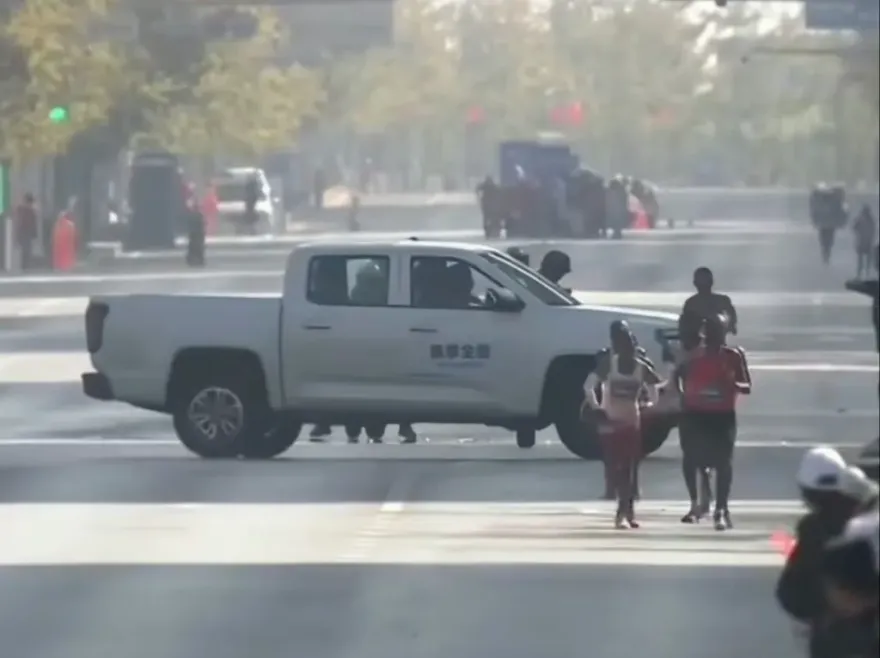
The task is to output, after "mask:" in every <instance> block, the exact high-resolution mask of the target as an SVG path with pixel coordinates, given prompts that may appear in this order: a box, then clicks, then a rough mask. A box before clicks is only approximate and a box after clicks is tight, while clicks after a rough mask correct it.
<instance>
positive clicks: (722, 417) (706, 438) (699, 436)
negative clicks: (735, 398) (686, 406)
mask: <svg viewBox="0 0 880 658" xmlns="http://www.w3.org/2000/svg"><path fill="white" fill-rule="evenodd" d="M678 435H679V437H680V439H681V452H682V453H683V454H684V456H685V458H686V459H689V460H690V461H692V462H694V463H695V464H696V465H697V466H700V467H707V468H714V467H717V466H718V465H719V464H726V463H729V462H730V461H731V460H732V459H733V447H734V445H735V443H736V412H735V411H688V410H684V411H683V412H682V414H681V420H680V421H679V424H678Z"/></svg>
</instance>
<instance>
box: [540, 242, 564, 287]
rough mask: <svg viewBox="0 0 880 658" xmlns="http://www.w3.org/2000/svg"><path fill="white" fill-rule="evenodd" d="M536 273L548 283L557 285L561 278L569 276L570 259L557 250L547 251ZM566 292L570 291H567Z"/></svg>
mask: <svg viewBox="0 0 880 658" xmlns="http://www.w3.org/2000/svg"><path fill="white" fill-rule="evenodd" d="M538 273H539V274H541V276H543V277H544V278H545V279H547V280H548V281H551V282H552V283H555V284H556V285H559V281H560V280H561V279H562V277H564V276H566V275H567V274H571V258H570V257H569V255H568V254H566V253H565V252H564V251H559V250H558V249H553V250H552V251H548V252H547V254H546V255H545V256H544V258H543V259H542V260H541V265H540V267H539V268H538ZM560 287H561V286H560ZM567 292H571V291H570V290H568V291H567Z"/></svg>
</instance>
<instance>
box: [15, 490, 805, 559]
mask: <svg viewBox="0 0 880 658" xmlns="http://www.w3.org/2000/svg"><path fill="white" fill-rule="evenodd" d="M685 506H686V503H685V502H684V501H645V502H643V503H641V504H640V505H639V508H638V513H639V515H640V518H641V520H642V522H643V524H644V525H643V527H642V529H640V530H639V531H638V532H620V531H615V530H614V529H613V528H612V527H611V519H612V516H613V506H612V505H610V504H603V503H596V504H592V505H591V504H587V505H584V504H583V503H576V502H557V503H544V504H529V503H410V504H408V505H407V507H406V509H405V511H403V512H402V513H399V514H394V515H386V516H388V517H389V518H390V517H393V520H394V522H393V523H390V524H388V525H386V526H384V527H382V528H379V529H378V530H377V531H376V534H375V536H374V538H373V540H372V544H371V549H370V550H367V551H362V552H361V553H360V555H354V554H347V553H344V552H343V553H339V552H338V547H339V546H340V544H341V543H344V542H345V541H346V540H347V539H348V538H350V537H352V536H356V535H357V532H358V528H359V527H360V526H361V523H362V521H363V518H364V515H365V514H370V513H371V510H375V504H372V505H371V504H180V503H175V504H4V505H0V527H2V528H3V541H2V542H0V565H8V566H24V565H82V564H104V565H106V564H150V565H160V564H189V565H193V564H225V565H232V564H315V563H326V562H328V561H336V562H359V563H410V564H419V563H422V564H452V563H459V564H461V563H473V564H491V563H551V562H553V563H572V564H644V565H657V566H663V565H676V566H690V567H695V566H744V567H745V566H748V567H762V566H778V565H779V564H780V563H781V561H782V558H781V556H780V555H779V554H778V551H777V550H776V549H775V547H774V546H773V544H772V542H771V536H772V534H773V533H774V532H776V531H778V530H780V529H781V528H784V527H786V526H788V525H790V524H791V523H793V522H794V520H795V519H796V516H797V514H798V513H799V512H801V511H802V507H801V505H800V503H799V502H798V501H749V502H747V503H743V504H736V503H734V504H733V505H732V508H733V509H732V512H733V513H734V515H735V518H737V519H738V526H737V528H736V529H734V530H731V531H729V532H727V533H724V534H720V533H716V532H714V531H712V530H711V529H709V528H706V527H699V526H696V527H687V526H683V525H682V524H680V523H679V522H678V518H677V517H678V515H679V514H680V512H681V510H682V509H683V508H684V507H685Z"/></svg>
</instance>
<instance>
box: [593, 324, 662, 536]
mask: <svg viewBox="0 0 880 658" xmlns="http://www.w3.org/2000/svg"><path fill="white" fill-rule="evenodd" d="M615 338H616V340H615V344H614V345H613V346H612V352H610V353H607V354H605V355H604V356H603V357H601V358H600V360H599V363H598V364H597V366H596V369H595V370H594V371H593V372H592V373H590V376H589V377H588V378H587V381H586V384H585V389H586V390H585V393H586V400H585V403H584V404H585V411H586V410H589V411H590V412H592V413H595V414H596V416H597V421H598V422H599V423H600V434H601V435H602V437H603V442H604V445H603V450H604V458H605V461H606V464H607V465H608V466H607V470H608V472H609V474H610V476H611V478H612V480H613V483H614V491H615V493H616V494H617V513H616V514H615V518H614V525H615V527H617V528H627V527H629V528H638V527H639V524H638V523H637V522H636V519H635V494H636V491H635V484H636V471H637V469H638V464H639V461H640V460H641V458H642V433H641V405H640V402H641V397H642V391H643V390H647V392H648V398H649V405H650V404H653V403H655V402H656V401H657V388H656V387H657V385H658V384H659V383H660V377H659V376H658V375H657V373H656V372H655V371H654V368H653V367H652V366H651V365H650V364H649V363H648V362H647V361H645V360H644V359H642V358H640V357H639V356H638V354H637V352H636V341H635V337H634V336H633V335H632V333H630V332H629V331H626V332H622V331H621V332H618V333H616V334H615ZM599 384H601V388H602V403H601V405H600V403H599V400H598V398H597V396H596V388H597V385H599Z"/></svg>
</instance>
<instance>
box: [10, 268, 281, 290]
mask: <svg viewBox="0 0 880 658" xmlns="http://www.w3.org/2000/svg"><path fill="white" fill-rule="evenodd" d="M282 271H283V270H280V269H279V270H216V271H214V270H209V271H200V272H189V271H179V272H140V273H131V274H73V275H68V276H52V275H48V276H18V277H9V278H0V287H2V286H10V287H13V286H20V285H21V284H25V283H54V284H66V283H114V282H143V281H177V280H180V281H200V280H214V279H224V278H233V279H264V278H272V279H280V277H281V274H282Z"/></svg>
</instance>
